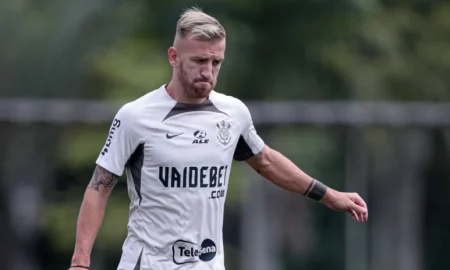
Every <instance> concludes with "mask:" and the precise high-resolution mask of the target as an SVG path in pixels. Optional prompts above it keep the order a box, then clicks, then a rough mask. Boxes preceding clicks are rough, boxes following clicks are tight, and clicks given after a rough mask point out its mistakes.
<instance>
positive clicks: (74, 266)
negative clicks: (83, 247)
mask: <svg viewBox="0 0 450 270" xmlns="http://www.w3.org/2000/svg"><path fill="white" fill-rule="evenodd" d="M70 268H84V269H91V268H90V267H89V266H84V265H79V264H72V265H71V266H70Z"/></svg>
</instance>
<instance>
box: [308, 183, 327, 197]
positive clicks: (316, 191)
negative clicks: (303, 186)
mask: <svg viewBox="0 0 450 270" xmlns="http://www.w3.org/2000/svg"><path fill="white" fill-rule="evenodd" d="M313 184H314V186H313V187H312V189H311V186H312V185H313ZM310 189H311V191H309V190H310ZM308 191H309V193H308ZM326 192H327V186H325V185H324V184H323V183H322V182H320V181H317V180H316V179H312V180H311V184H310V185H309V187H308V190H307V191H306V192H305V195H306V196H307V197H308V198H311V199H313V200H316V201H320V200H321V199H322V198H323V196H325V193H326Z"/></svg>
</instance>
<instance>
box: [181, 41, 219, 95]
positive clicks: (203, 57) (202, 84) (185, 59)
mask: <svg viewBox="0 0 450 270" xmlns="http://www.w3.org/2000/svg"><path fill="white" fill-rule="evenodd" d="M224 55H225V38H223V39H221V40H214V41H199V40H193V39H191V38H189V36H188V37H186V38H185V39H183V40H180V42H179V43H178V44H177V58H178V65H177V66H176V67H175V69H176V73H177V76H178V79H179V81H180V82H181V85H182V86H183V88H184V91H186V94H187V95H188V96H189V97H191V98H198V99H200V98H206V97H208V95H209V94H210V93H211V90H212V89H213V88H214V87H215V86H216V84H217V77H218V75H219V71H220V67H221V65H222V61H223V59H224Z"/></svg>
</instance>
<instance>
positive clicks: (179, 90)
mask: <svg viewBox="0 0 450 270" xmlns="http://www.w3.org/2000/svg"><path fill="white" fill-rule="evenodd" d="M166 91H167V93H168V94H169V96H170V97H171V98H173V99H174V100H175V101H177V102H179V103H185V104H201V103H203V102H205V101H206V99H207V98H192V97H189V96H188V95H187V94H186V91H185V89H184V88H183V86H182V85H181V84H180V83H179V81H177V80H173V79H172V80H171V81H170V82H169V84H168V85H167V86H166Z"/></svg>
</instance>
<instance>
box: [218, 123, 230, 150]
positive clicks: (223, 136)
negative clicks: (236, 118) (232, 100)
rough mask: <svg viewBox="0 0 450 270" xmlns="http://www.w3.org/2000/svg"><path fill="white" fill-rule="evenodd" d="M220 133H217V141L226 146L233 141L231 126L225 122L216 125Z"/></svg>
mask: <svg viewBox="0 0 450 270" xmlns="http://www.w3.org/2000/svg"><path fill="white" fill-rule="evenodd" d="M216 126H217V128H218V129H219V131H218V132H217V139H218V140H219V142H220V143H221V144H223V145H224V146H226V145H227V144H229V143H230V141H231V134H230V128H231V124H230V123H227V122H225V120H222V121H221V122H219V123H217V124H216Z"/></svg>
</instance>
